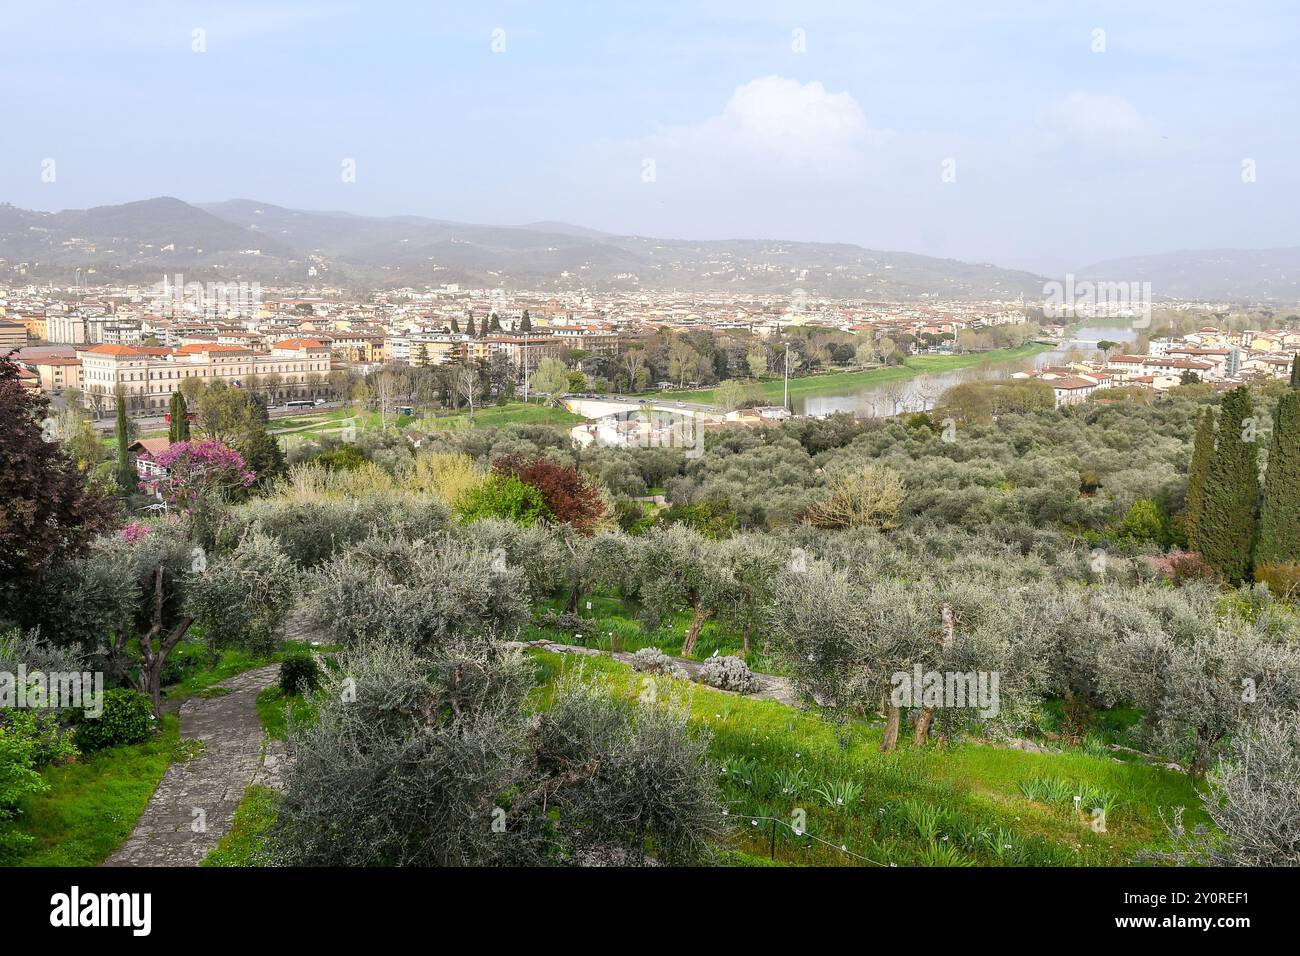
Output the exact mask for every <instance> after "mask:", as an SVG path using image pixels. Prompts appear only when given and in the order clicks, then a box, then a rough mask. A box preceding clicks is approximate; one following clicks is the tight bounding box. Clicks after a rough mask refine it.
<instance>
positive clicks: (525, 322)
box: [519, 309, 533, 332]
mask: <svg viewBox="0 0 1300 956" xmlns="http://www.w3.org/2000/svg"><path fill="white" fill-rule="evenodd" d="M532 330H533V320H532V319H530V318H529V317H528V310H527V309H524V315H523V318H521V319H520V320H519V331H520V332H531V331H532Z"/></svg>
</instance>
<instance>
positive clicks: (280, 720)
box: [257, 685, 315, 740]
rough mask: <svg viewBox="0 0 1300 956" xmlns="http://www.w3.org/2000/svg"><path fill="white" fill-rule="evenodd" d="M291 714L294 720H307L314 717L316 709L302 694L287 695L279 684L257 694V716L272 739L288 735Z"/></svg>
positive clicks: (279, 738) (280, 738)
mask: <svg viewBox="0 0 1300 956" xmlns="http://www.w3.org/2000/svg"><path fill="white" fill-rule="evenodd" d="M290 714H292V715H293V720H294V721H307V720H311V719H312V717H313V715H314V714H315V710H314V709H313V707H312V706H311V704H310V703H309V702H308V701H306V700H303V698H302V695H301V694H293V695H291V696H285V693H284V691H282V690H281V689H280V687H279V686H278V685H273V686H271V687H268V688H267V689H266V690H264V691H262V692H261V693H260V694H258V695H257V717H258V719H259V720H261V722H262V730H263V731H264V732H265V733H266V736H268V737H270V738H271V739H272V740H284V739H285V738H286V737H288V735H289V723H290V721H289V715H290Z"/></svg>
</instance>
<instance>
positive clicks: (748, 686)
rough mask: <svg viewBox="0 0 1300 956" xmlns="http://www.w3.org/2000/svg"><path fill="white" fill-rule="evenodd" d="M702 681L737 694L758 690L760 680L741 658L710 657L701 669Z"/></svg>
mask: <svg viewBox="0 0 1300 956" xmlns="http://www.w3.org/2000/svg"><path fill="white" fill-rule="evenodd" d="M700 680H701V681H703V682H704V683H706V684H708V685H709V686H710V687H716V688H718V689H719V690H729V691H734V692H735V693H737V694H752V693H753V692H754V691H756V690H758V678H757V677H755V676H754V672H753V671H751V670H750V669H749V665H748V664H746V663H745V662H744V661H742V660H741V659H740V658H739V657H710V658H709V659H708V660H707V661H705V662H704V666H703V667H701V668H700Z"/></svg>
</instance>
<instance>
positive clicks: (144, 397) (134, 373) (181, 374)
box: [81, 339, 330, 414]
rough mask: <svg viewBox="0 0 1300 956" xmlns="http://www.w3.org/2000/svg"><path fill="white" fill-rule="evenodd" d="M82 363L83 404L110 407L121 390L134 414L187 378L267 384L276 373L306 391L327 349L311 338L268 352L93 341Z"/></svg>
mask: <svg viewBox="0 0 1300 956" xmlns="http://www.w3.org/2000/svg"><path fill="white" fill-rule="evenodd" d="M81 364H82V369H83V381H84V383H85V385H84V388H85V392H86V405H87V407H99V408H103V409H104V410H106V411H113V410H115V409H116V407H117V399H116V396H117V395H118V394H119V392H120V393H121V394H122V395H124V396H125V397H126V398H127V400H128V402H129V405H128V407H129V409H130V410H131V411H132V412H135V413H139V414H157V413H158V412H160V411H163V410H165V409H166V408H167V406H168V405H169V404H170V403H171V397H172V394H173V393H174V392H176V391H177V390H178V389H180V387H181V383H182V382H183V381H185V380H186V379H191V378H194V379H198V380H199V381H201V382H202V383H203V384H205V385H207V384H210V383H212V382H214V381H216V380H217V379H220V380H222V381H223V382H225V384H226V385H229V386H231V387H235V388H241V387H247V385H248V382H249V380H250V379H252V380H254V381H258V380H260V381H262V382H266V381H269V380H271V379H269V378H268V377H269V376H274V377H275V379H274V380H275V381H277V383H278V386H279V387H280V388H282V389H284V390H286V391H288V392H290V393H294V394H307V393H309V392H310V391H311V389H312V388H313V387H314V386H317V385H319V384H320V383H321V382H323V381H324V380H325V377H326V376H327V375H328V374H329V371H330V353H329V348H328V347H327V346H325V345H324V344H323V343H321V342H318V341H316V340H314V339H287V340H285V341H283V342H279V343H277V344H276V345H275V346H274V347H273V348H272V349H271V350H270V352H267V353H254V352H253V351H251V350H250V349H247V348H244V347H241V346H238V345H219V344H217V343H215V342H209V343H198V344H193V345H185V346H182V347H181V348H179V349H167V348H142V347H136V348H133V347H131V346H126V345H96V346H94V347H92V348H89V349H86V350H85V351H84V352H82V353H81Z"/></svg>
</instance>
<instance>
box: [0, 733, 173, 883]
mask: <svg viewBox="0 0 1300 956" xmlns="http://www.w3.org/2000/svg"><path fill="white" fill-rule="evenodd" d="M179 735H180V723H179V721H177V719H176V718H175V717H173V716H170V715H169V716H166V717H164V718H163V719H162V721H161V727H160V732H159V733H158V734H157V735H156V736H155V737H154V738H153V739H152V740H149V741H146V742H145V743H142V744H130V745H124V746H121V747H111V748H108V749H106V750H101V751H98V752H96V753H93V754H89V755H86V756H83V757H81V758H79V759H78V760H77V762H76V763H70V764H64V765H62V766H55V767H48V768H46V769H45V770H44V771H43V772H42V774H41V777H42V778H43V779H44V781H45V783H46V784H47V785H48V787H49V789H48V790H46V791H45V792H44V793H40V794H33V795H30V796H28V797H26V798H24V799H23V800H22V801H20V803H19V811H20V813H19V816H18V818H17V819H16V820H11V821H7V822H4V823H0V844H3V843H4V835H5V832H6V831H8V832H11V833H12V832H17V833H21V834H25V835H26V836H28V837H32V838H33V842H32V843H31V844H30V845H29V846H28V847H26V848H25V849H23V850H20V851H19V852H18V853H17V855H16V856H14V857H13V858H6V859H3V860H0V862H3V863H4V864H5V865H9V866H97V865H99V864H100V863H102V862H103V861H104V860H105V859H106V858H107V857H108V856H109V855H110V854H111V853H112V852H113V851H114V850H116V849H117V848H118V847H119V846H120V845H121V844H122V841H123V840H125V839H126V838H127V837H128V836H130V835H131V831H132V830H133V829H134V828H135V824H136V821H137V820H138V819H139V818H140V814H141V813H142V812H143V811H144V807H145V804H146V803H148V802H149V798H150V797H151V796H153V792H154V790H156V789H157V787H158V783H159V781H161V780H162V777H163V774H164V773H165V772H166V770H167V767H168V765H169V764H170V763H171V762H172V760H173V758H174V757H176V756H177V753H178V751H179V752H180V756H179V759H184V757H186V756H187V755H189V754H190V750H189V749H187V748H185V745H184V744H178V737H179Z"/></svg>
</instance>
